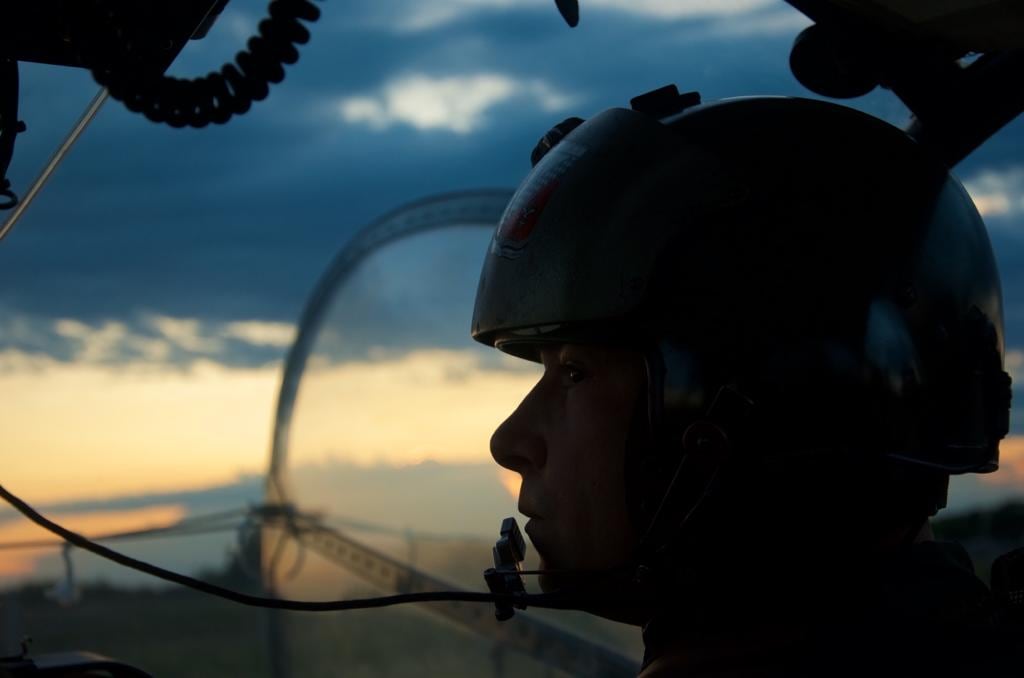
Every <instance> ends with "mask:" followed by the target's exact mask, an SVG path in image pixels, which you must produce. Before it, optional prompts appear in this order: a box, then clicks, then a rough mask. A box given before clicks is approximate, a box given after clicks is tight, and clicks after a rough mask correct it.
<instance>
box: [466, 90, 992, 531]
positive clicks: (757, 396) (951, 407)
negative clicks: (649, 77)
mask: <svg viewBox="0 0 1024 678" xmlns="http://www.w3.org/2000/svg"><path fill="white" fill-rule="evenodd" d="M695 99H696V101H695ZM673 101H676V102H677V105H675V106H673ZM697 102H699V97H695V95H692V94H691V95H683V96H679V95H678V93H677V92H676V91H675V88H674V87H672V88H671V89H670V90H662V91H659V92H656V93H652V95H650V96H645V97H640V98H638V99H636V100H634V108H633V110H626V109H611V110H607V111H605V112H603V113H601V114H599V115H597V116H595V117H594V118H593V119H591V120H589V121H587V122H584V123H582V124H579V122H580V121H578V120H576V121H567V123H566V124H563V125H562V126H560V127H559V128H556V129H555V130H552V132H551V133H549V134H548V135H547V136H546V137H545V138H544V140H542V143H541V145H540V146H539V152H535V167H534V168H533V171H532V172H531V173H530V174H529V176H528V177H527V178H526V180H525V181H524V182H523V184H522V185H521V186H520V188H519V190H518V191H517V192H516V194H515V196H514V197H513V199H512V201H511V202H510V204H509V206H508V208H507V210H506V212H505V215H504V217H503V219H502V221H501V223H500V225H499V226H498V228H497V230H496V231H495V234H494V238H493V240H492V242H491V245H490V250H489V252H488V254H487V257H486V261H485V263H484V266H483V272H482V274H481V278H480V285H479V290H478V293H477V299H476V308H475V311H474V315H473V322H472V334H473V337H474V338H475V339H476V340H477V341H480V342H483V343H486V344H489V345H492V346H495V347H497V348H499V349H501V350H502V351H506V352H508V353H511V354H515V355H518V356H521V357H524V358H528V359H537V354H536V348H537V345H538V344H539V343H542V342H587V343H612V344H619V345H624V346H630V347H634V348H636V349H638V350H640V351H642V352H643V354H644V356H645V359H646V361H647V366H648V381H649V387H650V388H649V394H648V396H647V403H646V405H647V412H648V416H647V417H646V419H647V421H645V422H644V428H645V429H646V430H645V436H644V438H643V440H644V441H645V442H644V443H643V444H640V445H638V447H639V448H640V449H637V450H631V451H630V454H629V459H628V460H627V469H626V473H627V481H628V485H629V491H630V495H631V498H632V503H633V504H634V506H633V507H632V508H633V509H634V510H635V513H636V518H637V520H638V521H640V522H641V523H642V524H643V525H644V526H645V527H646V528H647V529H650V530H656V529H660V530H662V531H664V530H668V531H669V532H673V531H674V530H677V529H678V528H679V526H680V524H681V523H684V522H686V519H687V518H692V517H693V514H694V510H695V507H697V506H699V505H700V503H701V502H702V501H704V499H706V496H707V495H708V493H709V490H710V489H711V481H712V479H714V481H715V486H716V490H715V491H716V492H717V494H718V495H719V496H727V497H731V498H732V499H731V500H733V501H738V502H739V503H741V504H744V506H745V509H744V510H746V511H749V510H750V509H751V507H753V506H757V505H759V504H763V503H764V502H766V501H767V502H773V503H786V502H787V501H788V502H790V503H791V504H792V507H793V508H794V510H801V511H804V512H806V511H807V509H808V506H807V504H806V502H807V501H819V502H824V503H826V504H828V503H831V505H832V506H833V507H835V506H839V505H841V504H844V503H845V504H856V509H857V510H858V511H861V510H863V509H864V508H865V507H866V506H869V505H871V504H872V503H874V504H876V505H877V506H878V510H879V511H880V512H883V513H884V512H893V511H896V512H902V513H905V514H906V515H908V516H917V515H920V516H921V517H922V519H923V517H926V516H927V515H931V514H934V512H935V511H937V510H938V509H939V508H941V507H942V506H944V504H945V497H946V484H947V481H948V475H949V474H951V473H964V472H980V473H986V472H990V471H993V470H995V469H996V468H997V466H998V443H999V440H1000V439H1001V438H1003V437H1004V436H1005V435H1006V433H1007V428H1008V417H1009V397H1010V382H1009V376H1008V375H1006V373H1005V372H1004V371H1003V351H1004V348H1003V314H1002V299H1001V291H1000V283H999V276H998V273H997V270H996V265H995V261H994V258H993V253H992V248H991V245H990V243H989V240H988V237H987V234H986V231H985V227H984V224H983V222H982V220H981V217H980V216H979V214H978V212H977V210H976V208H975V206H974V204H973V203H972V201H971V199H970V198H969V197H968V195H967V194H966V192H965V191H964V189H963V187H962V186H961V185H960V183H959V182H958V181H957V180H956V179H955V178H954V177H953V176H952V175H951V174H950V173H949V171H948V169H947V168H946V167H944V166H943V165H942V164H941V163H940V162H939V161H937V160H936V159H935V158H934V157H933V156H931V155H930V154H929V152H928V150H927V149H926V148H923V147H921V146H920V145H919V144H918V143H916V142H915V141H914V140H913V139H911V138H910V137H909V136H907V134H905V133H904V132H902V131H901V130H899V129H897V128H895V127H893V126H891V125H889V124H887V123H885V122H883V121H881V120H878V119H876V118H873V117H871V116H869V115H866V114H864V113H861V112H858V111H855V110H852V109H850V108H846V107H842V106H838V105H834V104H831V103H826V102H822V101H813V100H806V99H794V98H768V97H758V98H741V99H733V100H725V101H721V102H716V103H712V104H708V105H699V103H697ZM679 109H682V110H679ZM548 148H550V150H548V151H547V152H546V153H544V151H545V150H547V149H548ZM538 156H539V157H538ZM709 441H710V444H711V447H716V446H719V447H720V446H722V445H725V446H727V447H728V448H729V449H730V452H729V454H728V463H725V462H722V458H721V457H716V461H715V463H714V464H713V466H714V467H715V468H714V469H713V470H712V471H709V470H708V469H707V468H706V464H704V465H703V467H702V463H701V462H697V463H696V464H695V465H694V466H695V468H697V469H701V468H703V470H702V471H701V472H700V473H699V474H697V475H701V476H703V480H702V481H701V482H700V483H698V484H697V486H695V487H689V488H687V487H686V485H687V483H690V484H692V476H693V475H694V474H695V471H693V470H692V469H691V470H690V471H681V470H680V469H681V468H685V467H686V464H687V463H688V460H690V461H691V463H692V460H693V459H699V458H700V450H699V449H698V448H699V447H700V446H701V445H708V444H709ZM882 477H884V482H883V481H882V480H878V482H877V483H876V480H877V479H879V478H882ZM730 487H731V488H732V490H730V489H729V488H730ZM719 503H724V502H719ZM851 510H852V509H851ZM656 516H657V517H656ZM652 523H653V524H652ZM671 538H673V537H670V536H666V535H665V534H662V535H661V536H659V537H658V538H657V539H656V540H655V541H661V542H664V541H665V540H667V539H671Z"/></svg>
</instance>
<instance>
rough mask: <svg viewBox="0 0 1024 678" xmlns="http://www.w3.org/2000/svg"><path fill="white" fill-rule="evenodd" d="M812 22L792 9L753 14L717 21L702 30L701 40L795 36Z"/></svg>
mask: <svg viewBox="0 0 1024 678" xmlns="http://www.w3.org/2000/svg"><path fill="white" fill-rule="evenodd" d="M812 23H813V22H812V21H811V20H810V19H808V18H807V17H806V16H805V15H803V14H801V13H800V12H797V11H794V10H792V9H782V10H778V11H770V12H755V13H751V14H750V15H745V16H729V17H723V18H719V19H717V20H716V21H715V22H714V23H712V24H711V26H709V27H707V28H706V29H702V32H703V35H701V36H699V37H701V38H704V39H707V38H749V37H753V36H769V35H796V34H797V33H799V32H800V31H801V30H803V29H804V28H807V27H808V26H810V25H811V24H812Z"/></svg>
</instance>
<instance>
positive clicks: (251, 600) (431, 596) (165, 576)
mask: <svg viewBox="0 0 1024 678" xmlns="http://www.w3.org/2000/svg"><path fill="white" fill-rule="evenodd" d="M0 499H3V500H4V501H6V502H7V503H8V504H10V505H11V506H12V507H13V508H14V509H15V510H16V511H18V513H20V514H22V515H23V516H25V517H26V518H28V519H29V520H31V521H32V522H33V523H35V524H36V525H39V526H40V527H42V528H43V529H44V530H47V531H48V532H51V533H53V534H55V535H57V536H58V537H60V538H61V539H63V540H65V541H67V542H69V543H70V544H72V545H73V546H77V547H78V548H80V549H82V550H83V551H88V552H89V553H92V554H94V555H97V556H100V557H101V558H105V559H107V560H109V561H111V562H114V563H117V564H118V565H122V566H124V567H127V568H129V569H132V570H136V571H137V572H142V573H144V574H148V575H150V576H153V577H156V578H157V579H162V580H164V581H169V582H172V583H174V584H179V585H180V586H185V587H187V588H190V589H193V590H195V591H199V592H200V593H205V594H208V595H211V596H216V597H218V598H223V599H225V600H230V601H232V602H235V603H239V604H241V605H248V606H250V607H262V608H270V609H274V610H291V611H295V612H341V611H346V610H366V609H372V608H381V607H390V606H392V605H403V604H408V603H432V602H444V601H451V602H466V603H495V604H503V605H515V606H517V607H520V608H524V607H526V606H527V605H532V606H533V607H543V608H550V609H576V610H578V609H585V607H586V606H588V605H594V604H600V605H603V606H605V607H608V606H612V605H615V604H616V603H624V604H627V605H630V604H635V603H636V599H635V598H630V597H628V596H617V595H616V594H615V593H614V592H610V591H608V592H602V593H601V594H600V595H593V594H588V593H582V594H578V593H574V592H558V593H540V594H536V593H514V594H502V593H482V592H480V593H478V592H473V591H425V592H420V593H401V594H396V595H390V596H379V597H376V598H354V599H350V600H331V601H306V600H286V599H280V598H267V597H264V596H255V595H251V594H248V593H242V592H240V591H235V590H233V589H229V588H225V587H223V586H217V585H216V584H211V583H209V582H205V581H202V580H199V579H195V578H194V577H189V576H186V575H183V574H180V573H177V572H172V571H170V570H165V569H164V568H162V567H157V566H156V565H152V564H150V563H147V562H144V561H141V560H138V559H136V558H132V557H130V556H126V555H124V554H123V553H119V552H118V551H115V550H113V549H110V548H107V547H106V546H103V545H101V544H97V543H95V542H94V541H92V540H91V539H88V538H86V537H84V536H82V535H80V534H78V533H77V532H73V531H72V530H69V529H67V528H66V527H63V526H62V525H59V524H57V523H55V522H53V521H52V520H50V519H48V518H46V517H45V516H43V515H42V514H41V513H39V512H38V511H36V510H35V509H34V508H32V507H31V506H30V505H29V504H28V503H27V502H25V501H24V500H22V499H21V498H19V497H18V496H17V495H15V494H13V493H11V492H10V491H9V490H7V488H5V487H3V486H2V485H0Z"/></svg>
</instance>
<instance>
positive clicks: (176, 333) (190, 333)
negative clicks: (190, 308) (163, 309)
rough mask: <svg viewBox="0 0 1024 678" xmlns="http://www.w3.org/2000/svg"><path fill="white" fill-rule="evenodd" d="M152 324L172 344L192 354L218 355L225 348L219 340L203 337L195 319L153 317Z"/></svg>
mask: <svg viewBox="0 0 1024 678" xmlns="http://www.w3.org/2000/svg"><path fill="white" fill-rule="evenodd" d="M150 323H151V324H152V325H153V327H155V328H156V330H157V331H158V332H160V334H162V335H163V336H164V337H165V338H166V339H168V340H169V341H170V342H172V343H174V344H175V345H177V346H179V347H180V348H182V349H184V350H186V351H189V352H191V353H206V354H211V353H217V352H219V351H220V350H221V348H222V347H223V344H222V343H221V341H220V339H219V338H217V337H209V336H203V335H202V332H201V330H200V327H199V321H198V320H195V319H191V318H169V317H166V316H152V317H151V318H150Z"/></svg>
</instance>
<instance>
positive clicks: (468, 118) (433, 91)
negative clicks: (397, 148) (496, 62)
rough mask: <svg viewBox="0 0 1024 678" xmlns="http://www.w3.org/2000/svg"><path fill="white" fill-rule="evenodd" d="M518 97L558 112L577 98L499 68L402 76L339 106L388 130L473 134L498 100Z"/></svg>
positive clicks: (351, 117)
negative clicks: (400, 127) (402, 128)
mask: <svg viewBox="0 0 1024 678" xmlns="http://www.w3.org/2000/svg"><path fill="white" fill-rule="evenodd" d="M507 101H519V102H528V103H529V104H531V105H533V106H535V107H537V108H540V109H541V110H543V111H546V112H554V111H559V110H563V109H565V108H568V107H569V106H570V105H571V104H572V102H573V100H572V98H571V97H569V96H567V95H565V94H563V93H561V92H559V91H557V90H556V89H555V88H554V87H553V86H551V85H550V84H548V83H547V82H545V81H544V80H541V79H539V78H535V79H517V78H513V77H511V76H507V75H502V74H500V73H477V74H474V75H450V76H441V77H431V76H429V75H424V74H412V75H406V76H401V77H399V78H396V79H394V80H392V81H390V82H388V83H386V84H385V85H384V86H383V87H382V88H381V89H380V90H379V91H378V92H377V93H375V94H373V95H369V96H367V95H363V96H352V97H345V98H343V99H341V100H340V101H338V102H337V104H336V111H337V114H338V115H339V116H340V117H341V119H342V120H344V121H345V122H348V123H359V124H365V125H368V126H369V127H370V128H371V129H375V130H384V129H388V128H391V127H393V126H395V125H398V124H404V125H408V126H411V127H414V128H416V129H418V130H447V131H450V132H454V133H456V134H469V133H471V132H474V131H476V130H477V129H479V128H480V127H481V126H483V125H484V124H485V114H486V113H487V111H488V110H490V109H491V108H493V107H494V106H496V105H498V104H501V103H504V102H507Z"/></svg>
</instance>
